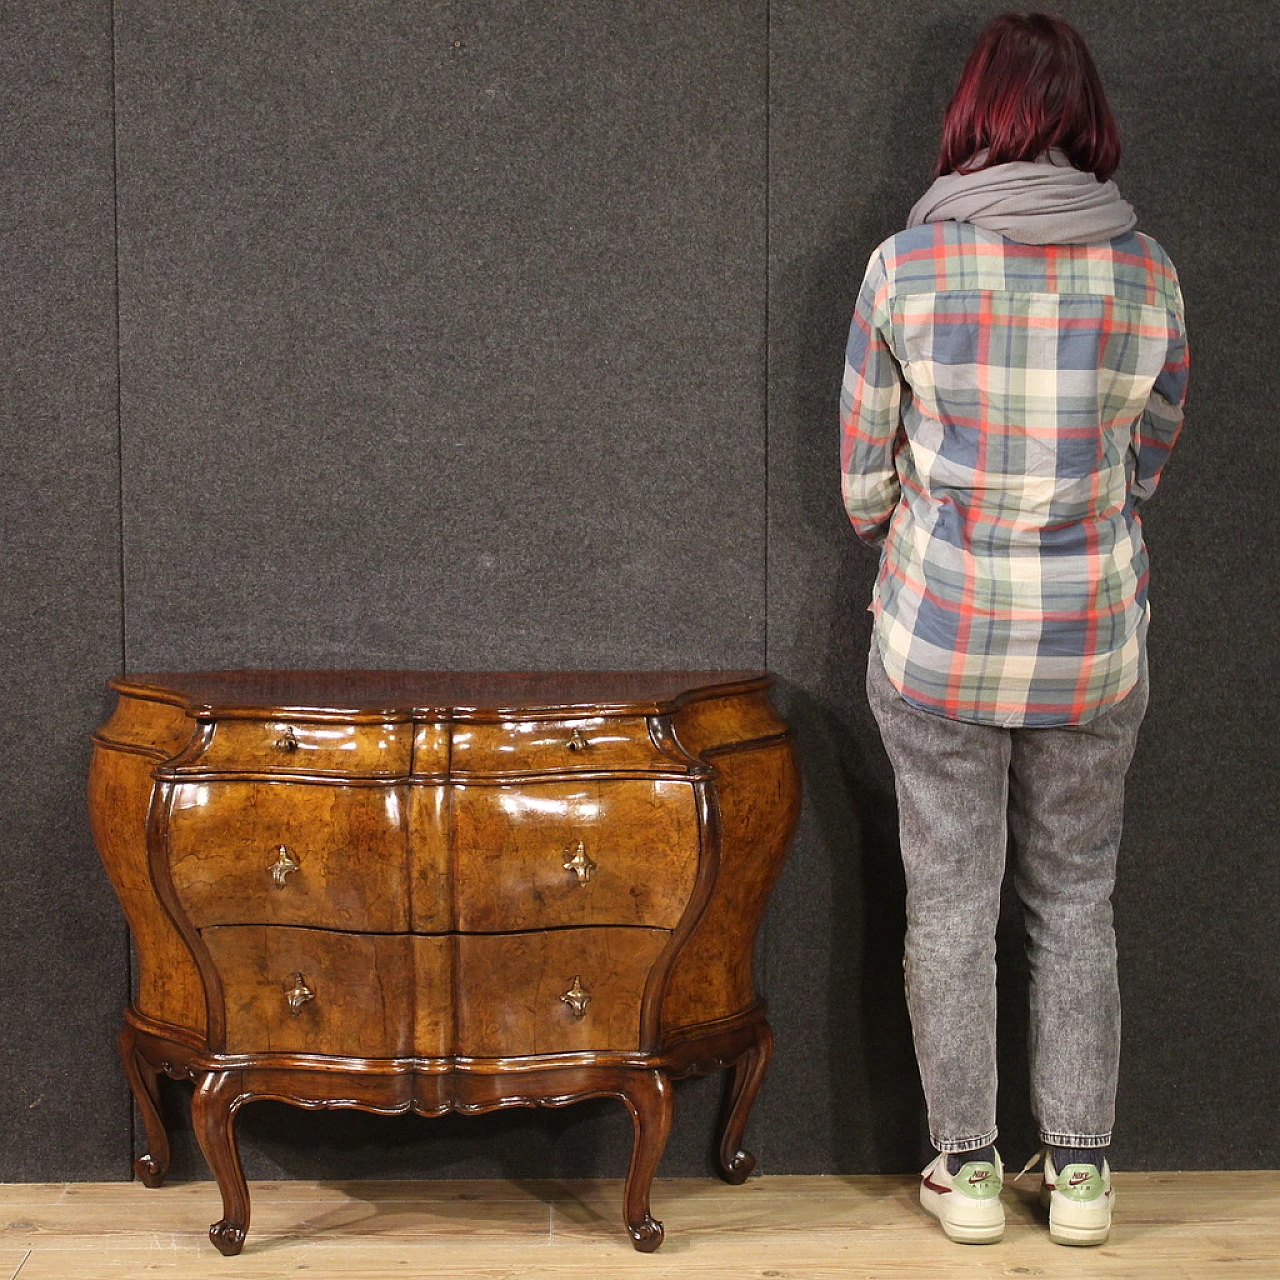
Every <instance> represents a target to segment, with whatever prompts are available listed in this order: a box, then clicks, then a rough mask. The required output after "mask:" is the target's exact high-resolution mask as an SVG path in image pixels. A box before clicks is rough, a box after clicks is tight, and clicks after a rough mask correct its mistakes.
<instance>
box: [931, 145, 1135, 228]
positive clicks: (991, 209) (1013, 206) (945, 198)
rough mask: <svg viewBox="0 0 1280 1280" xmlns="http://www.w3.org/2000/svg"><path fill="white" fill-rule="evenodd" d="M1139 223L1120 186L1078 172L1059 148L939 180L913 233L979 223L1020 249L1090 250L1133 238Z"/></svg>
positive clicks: (935, 182)
mask: <svg viewBox="0 0 1280 1280" xmlns="http://www.w3.org/2000/svg"><path fill="white" fill-rule="evenodd" d="M984 155H985V152H979V153H978V155H977V156H975V157H974V159H975V160H976V161H978V163H981V161H982V157H983V156H984ZM1137 221H1138V218H1137V215H1136V214H1135V213H1134V212H1133V206H1132V205H1131V204H1129V203H1128V201H1126V200H1122V199H1121V197H1120V191H1119V189H1118V188H1117V187H1116V184H1115V183H1114V182H1111V181H1107V182H1099V181H1098V180H1097V178H1095V177H1094V175H1093V174H1091V173H1083V172H1081V171H1080V170H1079V169H1075V168H1072V165H1071V162H1070V161H1069V160H1068V159H1067V157H1066V155H1065V154H1064V153H1063V152H1061V151H1059V150H1058V149H1057V148H1056V147H1055V148H1054V149H1053V150H1051V151H1047V152H1045V153H1044V154H1043V155H1040V156H1038V157H1037V158H1036V159H1035V160H1015V161H1013V162H1011V163H1009V164H997V165H992V166H991V168H990V169H979V170H978V171H977V172H976V173H949V174H947V175H946V176H945V177H942V178H938V179H936V180H935V181H934V184H933V185H932V186H931V187H930V188H929V190H928V191H926V192H925V193H924V195H923V196H921V197H920V199H919V200H917V201H916V203H915V206H914V207H913V208H912V210H911V216H910V218H909V219H908V221H907V225H908V226H909V227H918V226H920V224H921V223H924V222H972V223H973V224H974V225H975V226H979V227H985V228H986V229H987V230H988V231H995V232H998V233H999V234H1000V235H1002V236H1005V237H1007V238H1008V239H1010V240H1016V241H1018V242H1019V243H1020V244H1089V243H1091V242H1094V241H1099V240H1110V239H1111V238H1112V237H1113V236H1118V235H1123V234H1124V233H1125V232H1126V231H1132V230H1133V228H1134V226H1135V225H1136V223H1137Z"/></svg>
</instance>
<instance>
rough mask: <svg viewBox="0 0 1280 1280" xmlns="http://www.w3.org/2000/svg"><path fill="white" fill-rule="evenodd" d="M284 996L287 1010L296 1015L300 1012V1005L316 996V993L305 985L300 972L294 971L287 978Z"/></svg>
mask: <svg viewBox="0 0 1280 1280" xmlns="http://www.w3.org/2000/svg"><path fill="white" fill-rule="evenodd" d="M284 998H285V999H286V1000H287V1001H288V1002H289V1012H290V1013H292V1014H294V1015H295V1016H296V1015H297V1014H299V1013H301V1012H302V1006H303V1005H304V1004H306V1003H307V1001H308V1000H314V999H315V998H316V993H315V992H314V991H312V990H311V988H310V987H309V986H307V983H306V979H305V978H304V977H303V976H302V974H300V973H295V974H293V975H292V976H291V977H290V978H289V985H287V986H286V987H285V991H284Z"/></svg>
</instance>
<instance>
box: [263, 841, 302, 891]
mask: <svg viewBox="0 0 1280 1280" xmlns="http://www.w3.org/2000/svg"><path fill="white" fill-rule="evenodd" d="M301 869H302V868H301V866H300V865H299V864H298V863H297V862H296V861H295V860H294V859H293V858H291V857H290V856H289V850H288V849H287V848H285V846H284V845H282V844H278V845H276V860H275V861H274V862H273V863H272V864H271V865H270V866H269V867H268V868H267V870H268V871H270V872H271V882H272V884H274V885H275V887H276V888H277V889H283V888H284V882H285V877H286V876H287V875H288V874H289V872H291V871H300V870H301Z"/></svg>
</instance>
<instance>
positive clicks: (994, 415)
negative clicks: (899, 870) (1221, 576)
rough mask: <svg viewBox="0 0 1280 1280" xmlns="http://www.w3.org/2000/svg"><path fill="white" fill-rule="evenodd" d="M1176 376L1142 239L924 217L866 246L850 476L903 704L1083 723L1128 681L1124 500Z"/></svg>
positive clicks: (1176, 412)
mask: <svg viewBox="0 0 1280 1280" xmlns="http://www.w3.org/2000/svg"><path fill="white" fill-rule="evenodd" d="M1186 386H1187V344H1186V336H1185V332H1184V327H1183V311H1182V296H1181V293H1180V291H1179V288H1178V280H1177V276H1176V274H1175V272H1174V269H1173V265H1172V264H1171V263H1170V261H1169V259H1168V257H1167V256H1166V255H1165V253H1164V250H1163V249H1161V248H1160V246H1159V245H1158V244H1157V243H1156V242H1155V241H1154V240H1152V239H1151V238H1150V237H1149V236H1145V235H1142V234H1139V233H1136V232H1130V233H1128V234H1126V235H1122V236H1118V237H1116V238H1115V239H1114V240H1111V241H1108V242H1103V243H1098V244H1084V245H1025V244H1017V243H1014V242H1013V241H1010V240H1006V239H1005V238H1004V237H1003V236H1000V235H998V234H996V233H995V232H993V231H985V230H983V229H982V228H980V227H977V226H974V225H973V224H971V223H966V222H937V223H931V224H926V225H924V226H920V227H915V228H912V229H911V230H909V231H903V232H900V233H899V234H897V235H895V236H892V237H890V239H888V240H886V241H885V242H884V244H882V245H881V246H880V247H879V248H878V249H877V250H876V251H875V253H874V254H872V256H871V260H870V262H869V264H868V266H867V272H866V277H865V279H864V280H863V284H862V289H861V292H860V294H859V296H858V302H857V308H856V311H855V314H854V317H853V324H852V326H851V329H850V332H849V342H848V347H847V349H846V353H845V372H844V386H843V391H842V394H841V406H840V407H841V415H840V416H841V435H842V442H841V443H842V448H841V470H842V478H843V485H842V487H843V494H844V502H845V508H846V510H847V511H848V514H849V519H850V520H851V521H852V522H853V526H854V528H855V530H856V531H857V533H858V536H859V537H860V538H862V539H863V541H865V542H867V543H870V544H871V545H873V546H882V548H883V550H882V555H881V561H880V571H879V574H878V576H877V579H876V584H875V590H874V594H873V599H872V603H871V606H870V607H871V610H872V612H873V614H874V615H875V634H876V640H877V643H878V645H879V648H880V652H881V656H882V657H883V659H884V665H885V669H886V670H887V672H888V674H889V677H890V679H891V680H892V681H893V684H894V686H895V687H896V688H897V689H898V691H899V692H900V693H901V694H902V696H903V697H904V698H905V699H906V700H907V701H908V702H910V703H913V704H914V705H916V706H918V707H921V708H923V709H924V710H926V711H930V712H933V713H935V714H938V715H942V716H946V717H948V718H950V719H953V720H966V721H971V722H974V723H977V724H989V725H999V726H1004V727H1016V726H1020V725H1032V726H1035V725H1063V724H1081V723H1084V722H1086V721H1088V720H1090V719H1092V718H1093V717H1094V716H1095V715H1096V714H1098V712H1099V711H1101V710H1102V709H1103V708H1105V707H1107V706H1109V705H1110V704H1112V703H1114V702H1117V701H1118V700H1119V699H1121V698H1123V697H1124V695H1125V694H1126V693H1128V692H1129V690H1130V689H1132V688H1133V686H1134V684H1135V683H1136V682H1137V678H1138V671H1139V664H1140V661H1141V657H1142V644H1143V636H1144V632H1145V621H1146V617H1147V578H1148V569H1147V552H1146V547H1145V545H1144V543H1143V539H1142V523H1141V520H1140V519H1139V517H1138V514H1137V511H1136V507H1137V504H1138V503H1139V502H1140V501H1141V500H1143V499H1145V498H1147V497H1149V496H1150V495H1151V493H1152V492H1153V491H1154V489H1155V487H1156V484H1157V482H1158V480H1159V478H1160V472H1161V469H1162V468H1163V466H1164V464H1165V461H1166V459H1167V458H1168V456H1169V452H1170V450H1171V449H1172V448H1173V445H1174V441H1175V440H1176V439H1177V436H1178V432H1179V430H1180V428H1181V422H1182V403H1183V400H1184V398H1185V395H1186Z"/></svg>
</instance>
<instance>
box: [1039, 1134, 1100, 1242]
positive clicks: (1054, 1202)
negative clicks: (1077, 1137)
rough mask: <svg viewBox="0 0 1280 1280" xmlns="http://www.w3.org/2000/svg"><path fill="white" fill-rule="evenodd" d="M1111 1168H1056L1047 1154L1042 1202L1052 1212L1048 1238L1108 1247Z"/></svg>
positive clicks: (1092, 1166)
mask: <svg viewBox="0 0 1280 1280" xmlns="http://www.w3.org/2000/svg"><path fill="white" fill-rule="evenodd" d="M1115 1202H1116V1200H1115V1196H1114V1194H1113V1193H1112V1191H1111V1166H1110V1165H1109V1164H1108V1163H1107V1162H1106V1160H1105V1159H1104V1160H1103V1161H1102V1169H1101V1171H1099V1169H1098V1166H1097V1165H1094V1164H1069V1165H1067V1167H1066V1168H1065V1169H1062V1170H1058V1169H1055V1168H1054V1167H1053V1157H1052V1155H1050V1154H1048V1153H1047V1152H1046V1153H1045V1157H1044V1182H1043V1183H1042V1184H1041V1187H1040V1203H1041V1204H1042V1205H1043V1206H1044V1207H1045V1208H1046V1209H1048V1210H1049V1239H1050V1240H1052V1241H1053V1242H1054V1243H1055V1244H1085V1245H1087V1244H1105V1243H1106V1240H1107V1236H1109V1235H1110V1234H1111V1210H1112V1207H1113V1206H1114V1205H1115Z"/></svg>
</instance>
